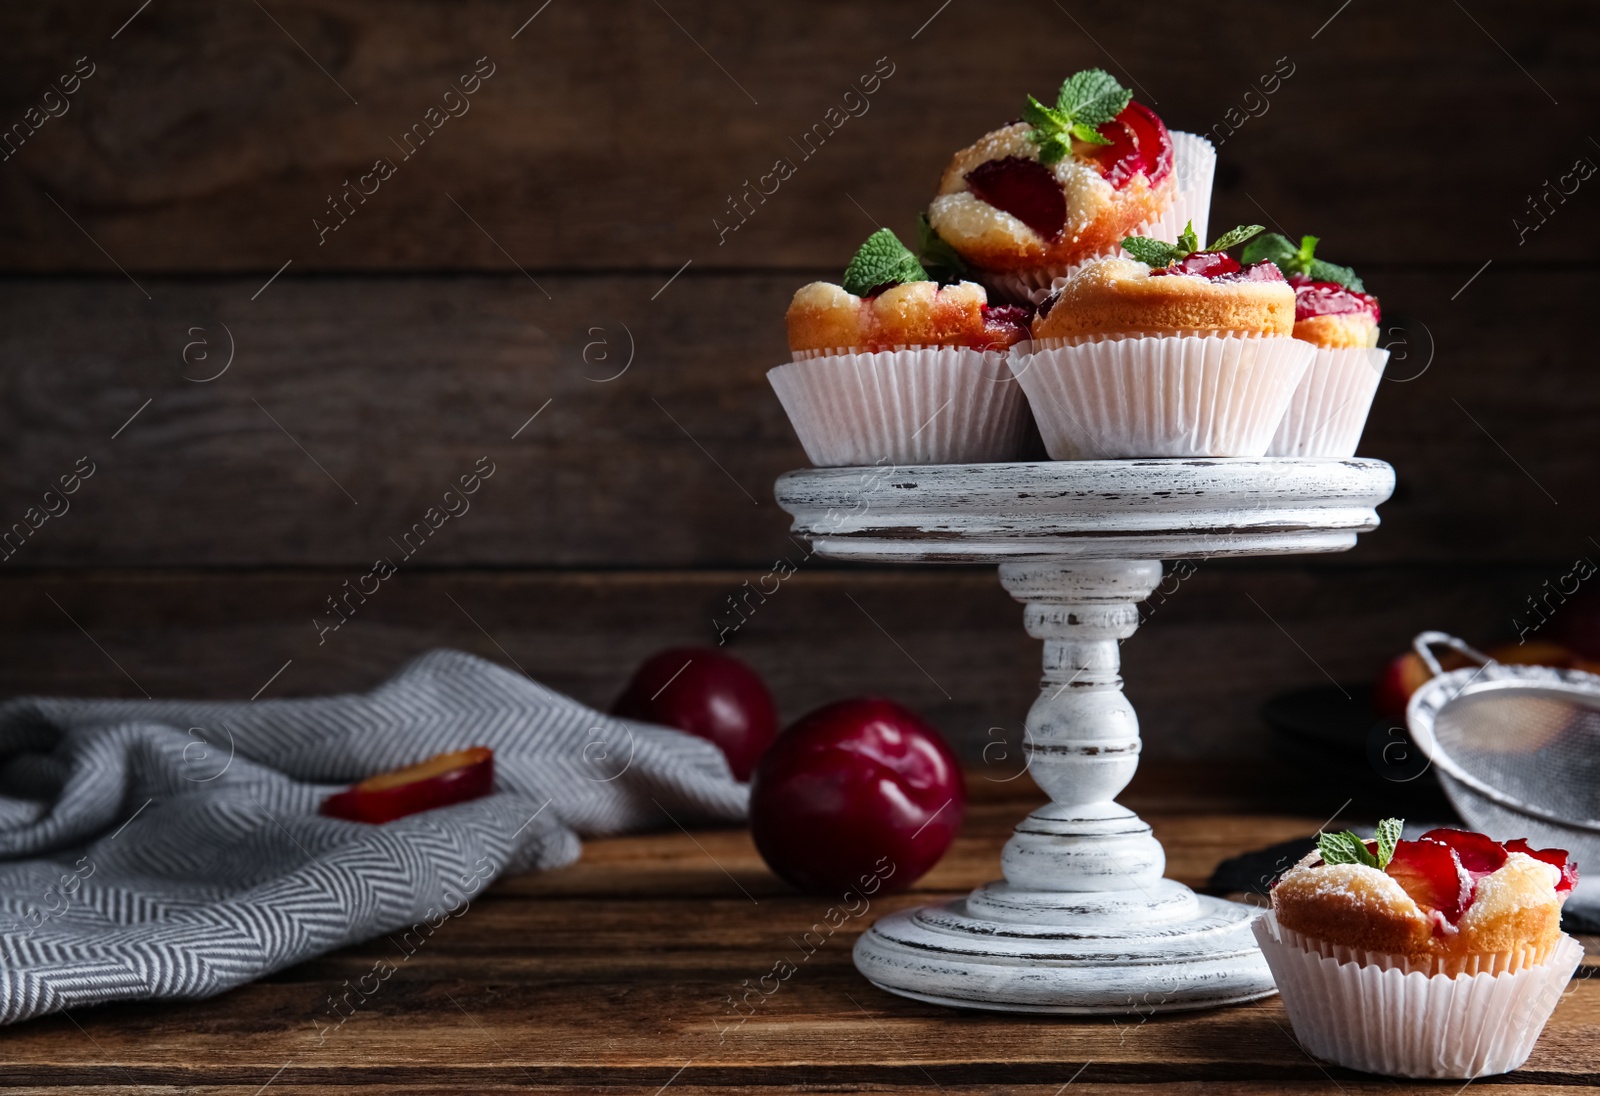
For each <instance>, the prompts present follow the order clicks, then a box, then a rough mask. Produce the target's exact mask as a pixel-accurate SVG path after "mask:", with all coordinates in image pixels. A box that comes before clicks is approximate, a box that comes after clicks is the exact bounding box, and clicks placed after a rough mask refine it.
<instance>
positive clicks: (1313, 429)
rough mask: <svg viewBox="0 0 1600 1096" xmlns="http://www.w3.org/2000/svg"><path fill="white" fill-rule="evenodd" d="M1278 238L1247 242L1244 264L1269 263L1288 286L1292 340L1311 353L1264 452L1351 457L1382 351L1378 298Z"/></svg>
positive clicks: (1310, 243) (1307, 241)
mask: <svg viewBox="0 0 1600 1096" xmlns="http://www.w3.org/2000/svg"><path fill="white" fill-rule="evenodd" d="M1316 247H1317V237H1315V236H1302V237H1301V238H1300V246H1299V247H1296V246H1295V245H1294V244H1293V243H1291V242H1290V241H1289V240H1288V239H1287V238H1286V237H1284V236H1280V235H1278V234H1277V233H1271V234H1268V235H1265V236H1261V237H1258V238H1257V239H1254V240H1251V241H1250V243H1249V244H1248V245H1247V246H1246V247H1245V249H1244V260H1245V262H1271V263H1273V264H1274V265H1275V266H1277V268H1278V269H1279V270H1281V271H1283V273H1284V274H1285V275H1286V276H1287V277H1288V279H1289V284H1290V285H1291V286H1293V287H1294V337H1295V338H1297V339H1303V340H1304V341H1306V342H1308V343H1311V344H1312V345H1313V346H1315V347H1316V348H1317V353H1316V357H1314V358H1313V359H1312V360H1311V366H1310V367H1309V368H1308V369H1307V370H1306V375H1305V378H1304V379H1303V380H1301V382H1300V387H1299V388H1297V389H1295V393H1294V398H1293V399H1291V400H1290V401H1289V410H1288V411H1287V412H1285V414H1284V416H1283V421H1282V422H1281V423H1279V424H1278V432H1277V433H1276V434H1275V435H1274V436H1273V438H1272V444H1271V445H1270V446H1268V447H1267V455H1268V456H1272V457H1338V458H1344V457H1353V456H1355V452H1356V445H1357V444H1359V442H1360V441H1361V431H1362V428H1363V427H1365V426H1366V424H1367V413H1368V412H1369V411H1370V410H1371V409H1372V398H1373V396H1374V395H1376V393H1377V391H1378V382H1379V381H1380V380H1382V379H1383V369H1384V366H1385V365H1387V364H1388V361H1389V352H1388V351H1387V350H1380V349H1379V348H1378V319H1379V315H1380V313H1379V311H1378V298H1376V297H1374V296H1372V295H1371V294H1369V293H1367V292H1366V286H1364V285H1363V284H1362V283H1361V279H1360V278H1358V277H1356V273H1355V271H1353V270H1351V269H1350V268H1349V267H1347V266H1339V265H1337V264H1335V263H1330V262H1326V261H1324V260H1322V259H1319V258H1317V257H1316Z"/></svg>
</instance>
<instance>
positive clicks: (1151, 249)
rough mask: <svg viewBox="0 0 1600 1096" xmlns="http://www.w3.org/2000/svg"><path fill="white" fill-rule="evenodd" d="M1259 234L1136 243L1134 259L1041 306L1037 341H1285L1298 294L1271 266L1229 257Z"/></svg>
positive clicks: (1077, 282)
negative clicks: (1205, 337) (1194, 337)
mask: <svg viewBox="0 0 1600 1096" xmlns="http://www.w3.org/2000/svg"><path fill="white" fill-rule="evenodd" d="M1260 231H1261V226H1260V225H1244V226H1241V227H1239V228H1236V229H1234V230H1233V231H1231V232H1227V233H1224V234H1223V235H1222V236H1220V237H1218V238H1217V240H1216V241H1214V242H1213V243H1212V244H1211V245H1210V246H1209V247H1201V245H1200V240H1199V239H1198V238H1197V237H1196V235H1195V232H1194V225H1192V224H1190V225H1188V226H1186V227H1185V228H1184V231H1183V234H1182V235H1181V236H1179V237H1178V242H1177V243H1176V244H1169V243H1164V242H1162V241H1160V240H1151V239H1146V238H1144V237H1138V236H1130V237H1127V238H1125V239H1124V240H1123V241H1122V246H1123V248H1124V249H1125V250H1127V252H1128V253H1129V254H1130V255H1133V256H1135V257H1134V258H1132V259H1122V258H1110V259H1099V260H1096V261H1094V262H1090V263H1085V264H1084V265H1083V266H1081V267H1079V268H1077V269H1076V270H1074V271H1072V272H1071V273H1070V274H1068V275H1067V277H1066V279H1065V280H1064V281H1063V282H1062V283H1061V284H1060V288H1058V289H1057V290H1056V291H1055V292H1054V293H1052V294H1051V295H1050V297H1049V298H1047V299H1046V300H1045V302H1044V303H1043V304H1041V305H1040V306H1039V314H1038V315H1037V316H1035V317H1034V320H1033V327H1032V331H1033V337H1034V338H1035V339H1039V340H1044V339H1051V340H1057V339H1059V340H1065V341H1066V342H1067V343H1071V342H1077V341H1082V340H1085V339H1090V338H1099V337H1105V336H1137V335H1179V334H1213V335H1240V336H1287V335H1289V334H1290V333H1291V332H1292V331H1293V329H1294V313H1295V295H1294V290H1293V289H1291V288H1290V286H1289V283H1288V282H1287V281H1285V280H1284V277H1283V275H1282V274H1281V273H1280V272H1279V270H1278V268H1277V267H1276V266H1274V265H1273V264H1272V263H1270V262H1258V263H1252V264H1249V265H1245V264H1242V263H1240V262H1239V261H1238V260H1237V259H1235V258H1234V257H1233V256H1231V255H1229V254H1228V249H1229V248H1231V247H1236V246H1238V245H1239V244H1241V243H1243V242H1244V241H1246V240H1248V239H1250V238H1251V237H1252V236H1254V235H1255V234H1256V233H1259V232H1260Z"/></svg>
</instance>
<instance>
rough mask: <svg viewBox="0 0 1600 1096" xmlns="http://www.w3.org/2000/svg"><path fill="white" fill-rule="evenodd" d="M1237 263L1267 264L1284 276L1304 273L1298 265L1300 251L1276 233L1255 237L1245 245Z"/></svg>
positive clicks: (1284, 237) (1285, 237) (1287, 239)
mask: <svg viewBox="0 0 1600 1096" xmlns="http://www.w3.org/2000/svg"><path fill="white" fill-rule="evenodd" d="M1308 238H1309V237H1308ZM1239 261H1240V262H1243V263H1260V262H1269V263H1271V264H1272V265H1273V266H1276V267H1277V268H1278V269H1279V270H1280V271H1281V272H1282V273H1284V274H1285V275H1288V274H1303V273H1304V271H1303V270H1301V268H1300V265H1299V263H1300V250H1299V249H1297V248H1296V247H1295V246H1294V244H1292V243H1290V242H1289V238H1288V237H1287V236H1283V235H1280V234H1279V233H1276V232H1269V233H1267V234H1266V235H1265V236H1257V237H1256V238H1255V239H1253V240H1251V241H1250V242H1249V243H1248V244H1246V245H1245V248H1244V254H1243V255H1241V256H1240V258H1239Z"/></svg>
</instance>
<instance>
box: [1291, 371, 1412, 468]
mask: <svg viewBox="0 0 1600 1096" xmlns="http://www.w3.org/2000/svg"><path fill="white" fill-rule="evenodd" d="M1388 361H1389V352H1388V351H1387V350H1379V349H1376V348H1372V349H1367V348H1364V347H1354V346H1350V347H1341V348H1339V349H1337V350H1332V349H1329V348H1327V347H1318V348H1317V355H1316V357H1314V358H1312V359H1311V365H1310V367H1309V368H1307V369H1306V375H1305V377H1304V378H1302V379H1301V381H1300V387H1298V388H1296V389H1295V390H1294V395H1293V396H1292V397H1290V399H1289V410H1288V411H1286V412H1285V413H1284V416H1283V421H1282V422H1281V423H1279V424H1278V432H1277V433H1276V434H1274V435H1273V437H1272V444H1271V445H1269V446H1267V456H1269V457H1341V458H1342V457H1353V456H1355V455H1356V446H1357V445H1358V444H1360V442H1361V430H1362V428H1363V427H1365V426H1366V425H1367V412H1368V411H1370V410H1372V397H1373V396H1374V394H1376V393H1377V391H1378V382H1379V381H1380V380H1382V379H1383V367H1384V366H1385V365H1386V364H1388Z"/></svg>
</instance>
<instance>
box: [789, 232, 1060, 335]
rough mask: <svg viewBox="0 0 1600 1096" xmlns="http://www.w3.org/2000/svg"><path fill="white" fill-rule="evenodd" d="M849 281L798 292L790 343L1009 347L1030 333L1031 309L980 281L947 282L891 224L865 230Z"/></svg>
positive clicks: (793, 304)
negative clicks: (992, 299) (997, 301)
mask: <svg viewBox="0 0 1600 1096" xmlns="http://www.w3.org/2000/svg"><path fill="white" fill-rule="evenodd" d="M925 254H926V251H925ZM843 283H844V284H842V285H835V284H833V283H832V282H812V283H811V284H810V285H806V286H802V287H801V288H800V289H799V290H798V291H797V292H796V293H795V295H794V300H792V301H791V302H790V303H789V311H788V315H787V320H788V327H789V349H790V350H791V351H793V352H795V353H797V354H807V353H827V352H838V351H849V352H876V351H880V350H896V349H902V348H905V347H912V346H964V347H970V348H972V349H977V350H1004V349H1006V348H1007V347H1010V346H1011V345H1013V344H1014V343H1016V342H1018V341H1020V340H1022V339H1025V338H1027V336H1028V317H1029V314H1030V311H1031V310H1029V309H1027V308H1022V307H1018V306H1016V305H991V304H990V303H989V298H988V294H987V293H986V292H985V291H984V288H983V287H982V286H981V285H978V284H977V283H975V282H967V281H961V282H956V283H955V284H953V285H945V286H941V285H940V284H939V283H938V282H937V281H935V280H933V279H932V278H930V277H929V276H928V272H927V270H926V269H925V268H924V266H923V261H922V260H919V259H918V258H917V256H916V255H915V254H913V253H912V251H911V250H910V249H909V248H907V247H906V246H905V245H904V244H902V243H901V242H900V240H899V238H898V237H897V236H895V234H894V233H893V232H891V231H889V230H888V229H886V228H884V229H879V230H878V231H877V232H874V233H873V234H872V235H871V236H870V237H868V238H867V242H866V243H864V244H863V245H862V246H861V250H860V251H858V252H857V253H856V256H855V258H853V259H852V260H851V261H850V265H849V266H848V267H847V268H846V269H845V272H844V278H843Z"/></svg>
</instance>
